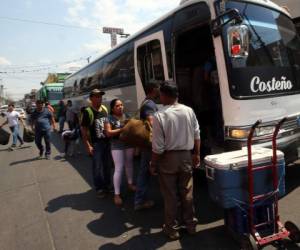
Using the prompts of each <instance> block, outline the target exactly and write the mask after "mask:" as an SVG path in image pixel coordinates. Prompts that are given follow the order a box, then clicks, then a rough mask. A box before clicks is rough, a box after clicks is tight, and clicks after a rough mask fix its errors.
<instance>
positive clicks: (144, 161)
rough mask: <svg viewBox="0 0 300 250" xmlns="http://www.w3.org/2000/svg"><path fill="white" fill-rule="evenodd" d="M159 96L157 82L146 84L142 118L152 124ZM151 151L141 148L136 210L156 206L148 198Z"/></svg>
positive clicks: (141, 112)
mask: <svg viewBox="0 0 300 250" xmlns="http://www.w3.org/2000/svg"><path fill="white" fill-rule="evenodd" d="M158 97H159V87H158V85H157V84H155V83H150V84H148V85H147V86H146V99H145V100H144V101H143V103H142V107H141V109H140V118H141V119H142V120H147V121H148V122H149V123H150V124H151V125H152V121H153V116H154V113H155V112H156V111H157V110H158V109H157V106H156V103H155V101H156V99H157V98H158ZM151 152H152V150H151V148H149V149H141V161H140V168H139V173H138V177H137V186H136V187H137V190H136V193H135V199H134V209H135V210H136V211H137V210H141V209H145V208H151V207H153V206H154V202H153V201H152V200H148V199H147V195H148V189H149V182H150V173H149V163H150V160H151Z"/></svg>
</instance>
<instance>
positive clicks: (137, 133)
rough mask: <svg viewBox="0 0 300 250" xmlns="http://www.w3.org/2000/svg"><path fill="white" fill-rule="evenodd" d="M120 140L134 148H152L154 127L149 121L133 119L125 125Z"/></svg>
mask: <svg viewBox="0 0 300 250" xmlns="http://www.w3.org/2000/svg"><path fill="white" fill-rule="evenodd" d="M119 138H120V140H121V141H123V142H125V143H127V144H129V145H131V146H134V147H142V148H151V143H152V127H151V125H150V123H149V122H148V121H142V120H139V119H135V118H131V119H129V120H128V122H127V123H126V124H125V125H124V127H123V129H122V132H121V133H120V137H119Z"/></svg>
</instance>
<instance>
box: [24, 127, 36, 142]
mask: <svg viewBox="0 0 300 250" xmlns="http://www.w3.org/2000/svg"><path fill="white" fill-rule="evenodd" d="M23 141H24V142H33V141H34V132H33V131H32V130H31V129H29V128H25V127H24V132H23Z"/></svg>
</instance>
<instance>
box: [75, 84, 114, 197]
mask: <svg viewBox="0 0 300 250" xmlns="http://www.w3.org/2000/svg"><path fill="white" fill-rule="evenodd" d="M104 94H105V92H103V91H100V90H99V89H94V90H92V91H91V93H90V101H91V106H90V107H87V108H86V109H85V110H84V111H83V114H82V120H81V133H82V140H83V143H84V145H85V147H86V150H87V152H88V154H89V155H90V156H91V157H92V162H93V163H92V167H93V182H94V187H95V190H96V192H97V197H99V198H103V197H104V196H105V195H106V192H108V191H109V187H110V162H111V157H110V145H109V140H108V138H107V137H106V136H105V133H104V123H105V122H106V120H107V116H108V112H107V108H106V107H105V106H104V105H102V96H103V95H104Z"/></svg>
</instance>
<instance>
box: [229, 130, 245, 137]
mask: <svg viewBox="0 0 300 250" xmlns="http://www.w3.org/2000/svg"><path fill="white" fill-rule="evenodd" d="M229 135H230V137H231V138H234V139H245V138H247V137H248V135H249V130H245V129H232V130H230V133H229Z"/></svg>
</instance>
